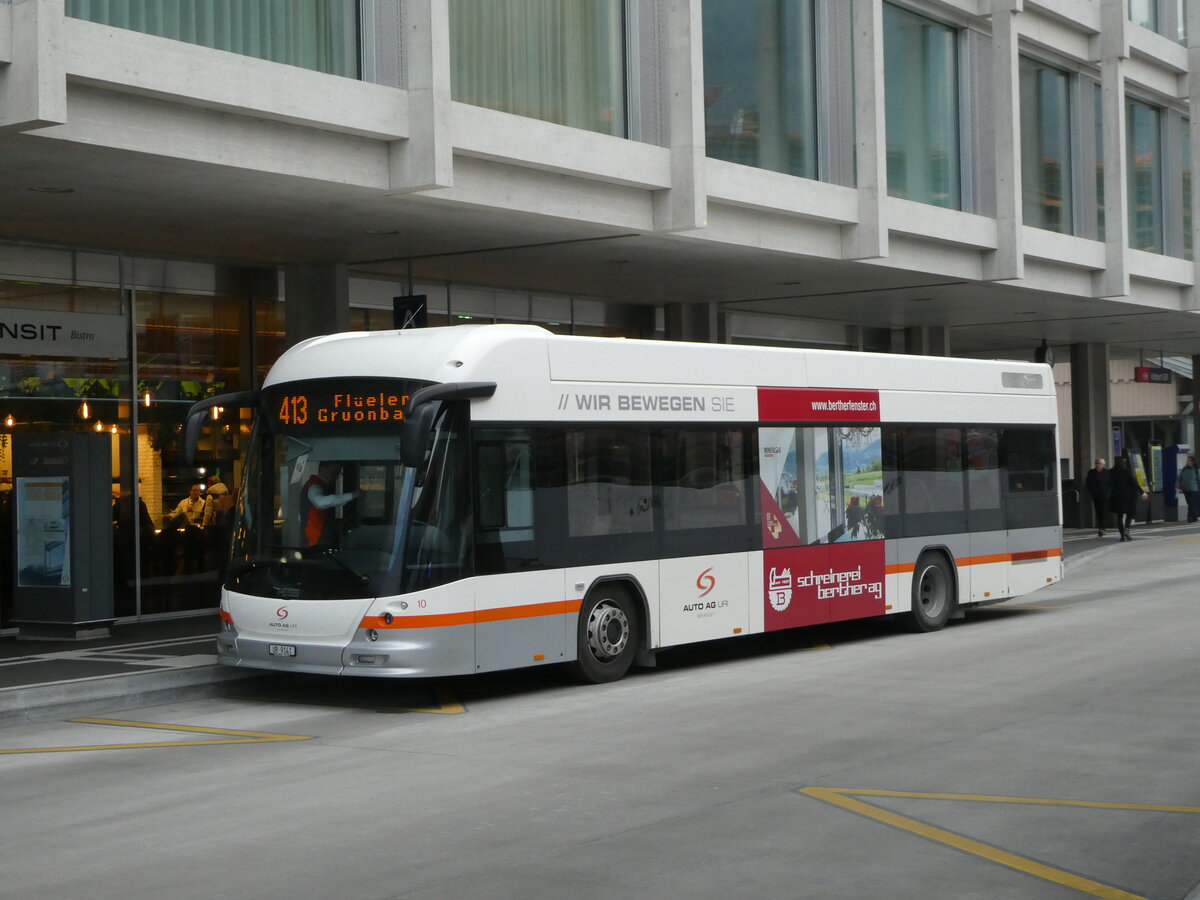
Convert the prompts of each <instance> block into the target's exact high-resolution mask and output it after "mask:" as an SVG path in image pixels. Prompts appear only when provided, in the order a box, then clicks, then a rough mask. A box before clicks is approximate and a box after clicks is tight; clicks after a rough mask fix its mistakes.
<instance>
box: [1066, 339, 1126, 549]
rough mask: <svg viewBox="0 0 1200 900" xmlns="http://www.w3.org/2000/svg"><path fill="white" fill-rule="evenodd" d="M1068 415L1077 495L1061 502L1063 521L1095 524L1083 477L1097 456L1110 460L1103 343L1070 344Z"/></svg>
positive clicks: (1104, 348) (1104, 349) (1106, 363)
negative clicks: (1075, 499) (1068, 500)
mask: <svg viewBox="0 0 1200 900" xmlns="http://www.w3.org/2000/svg"><path fill="white" fill-rule="evenodd" d="M1071 415H1072V419H1073V427H1072V434H1071V455H1072V456H1073V457H1074V463H1075V468H1074V472H1073V473H1072V474H1073V475H1074V478H1075V487H1076V490H1077V491H1078V494H1079V496H1078V502H1077V503H1076V504H1075V505H1074V506H1073V507H1072V506H1070V505H1069V504H1064V506H1065V507H1067V508H1066V509H1064V513H1065V521H1064V524H1066V525H1067V526H1073V527H1095V524H1096V523H1095V521H1094V518H1093V516H1092V502H1091V499H1090V498H1089V497H1088V493H1087V490H1086V488H1084V486H1083V478H1084V475H1085V474H1086V473H1087V470H1088V469H1090V468H1091V467H1092V462H1093V461H1094V460H1095V459H1096V457H1098V456H1099V457H1103V458H1104V460H1105V461H1106V462H1107V463H1108V464H1109V465H1110V466H1111V465H1112V464H1113V458H1112V450H1113V447H1112V410H1111V407H1110V404H1109V384H1108V345H1107V344H1072V345H1071ZM1060 440H1061V438H1060ZM1072 513H1074V514H1075V520H1074V521H1071V518H1072Z"/></svg>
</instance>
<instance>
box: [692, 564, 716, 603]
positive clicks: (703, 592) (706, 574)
mask: <svg viewBox="0 0 1200 900" xmlns="http://www.w3.org/2000/svg"><path fill="white" fill-rule="evenodd" d="M711 572H712V569H711V568H708V569H705V570H704V571H703V572H701V573H700V574H699V575H697V576H696V587H697V588H699V589H700V596H701V597H707V596H708V595H709V594H711V593H712V589H713V588H715V587H716V586H717V579H716V578H715V577H714V576H713V575H712V574H710V573H711Z"/></svg>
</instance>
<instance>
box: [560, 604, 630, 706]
mask: <svg viewBox="0 0 1200 900" xmlns="http://www.w3.org/2000/svg"><path fill="white" fill-rule="evenodd" d="M639 640H640V631H639V623H638V617H637V613H636V612H635V611H634V608H633V601H632V600H631V599H630V597H629V594H628V593H627V592H626V591H625V590H623V589H621V588H619V587H616V586H613V587H608V586H605V585H601V586H600V587H599V588H597V589H596V590H595V591H593V592H592V593H591V595H590V596H589V597H588V598H587V599H586V600H584V601H583V606H582V607H581V608H580V610H579V631H578V640H577V645H578V646H577V651H578V652H577V656H576V658H575V661H574V662H573V663H572V664H571V669H570V671H571V674H572V675H573V676H574V677H575V678H576V679H577V680H579V681H582V682H584V683H585V684H606V683H608V682H610V681H617V680H619V679H621V678H622V677H624V675H625V673H626V672H628V671H629V667H630V666H631V665H632V664H633V658H634V656H635V655H636V654H637V648H638V641H639Z"/></svg>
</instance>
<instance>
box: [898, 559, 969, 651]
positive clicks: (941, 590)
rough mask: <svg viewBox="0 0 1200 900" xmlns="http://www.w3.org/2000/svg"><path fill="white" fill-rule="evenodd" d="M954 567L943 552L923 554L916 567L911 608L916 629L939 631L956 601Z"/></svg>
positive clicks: (912, 627)
mask: <svg viewBox="0 0 1200 900" xmlns="http://www.w3.org/2000/svg"><path fill="white" fill-rule="evenodd" d="M956 594H957V590H956V582H955V578H954V570H953V569H952V568H951V567H950V563H949V562H948V561H947V560H946V557H944V556H943V555H942V554H940V553H935V552H932V551H930V552H926V553H922V554H921V558H920V559H918V560H917V565H916V567H915V568H914V569H913V580H912V611H911V612H910V613H909V614H908V627H909V629H910V630H911V631H915V632H929V631H938V630H940V629H941V628H942V626H944V625H945V624H946V620H947V619H949V618H950V614H951V613H952V612H954V607H955V605H956V603H957V599H956V596H955V595H956Z"/></svg>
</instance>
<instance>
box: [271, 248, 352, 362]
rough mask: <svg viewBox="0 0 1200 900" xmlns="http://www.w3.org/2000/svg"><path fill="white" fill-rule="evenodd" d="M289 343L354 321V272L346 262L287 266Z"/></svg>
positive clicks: (286, 313)
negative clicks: (351, 287) (351, 304)
mask: <svg viewBox="0 0 1200 900" xmlns="http://www.w3.org/2000/svg"><path fill="white" fill-rule="evenodd" d="M283 295H284V301H285V303H286V306H285V307H284V318H285V319H286V320H287V326H286V327H287V345H288V346H289V347H290V346H292V345H293V344H297V343H299V342H300V341H302V340H305V339H306V338H310V337H317V336H318V335H322V334H334V333H336V332H339V331H345V330H346V329H347V328H348V327H349V324H350V275H349V270H348V268H347V266H346V264H345V263H333V264H330V265H308V264H300V263H294V264H291V265H288V266H285V267H284V271H283Z"/></svg>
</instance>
